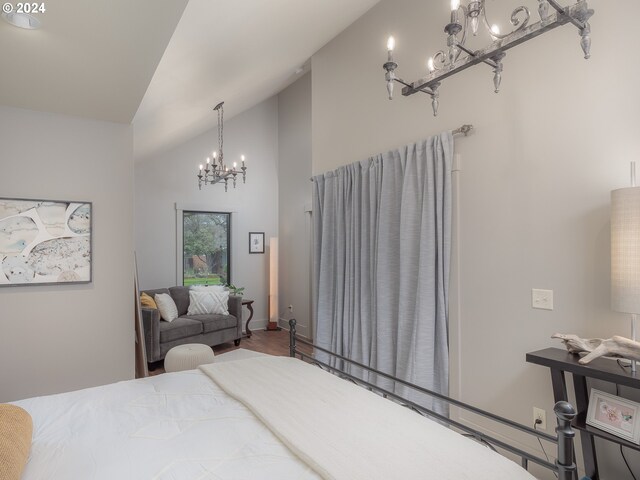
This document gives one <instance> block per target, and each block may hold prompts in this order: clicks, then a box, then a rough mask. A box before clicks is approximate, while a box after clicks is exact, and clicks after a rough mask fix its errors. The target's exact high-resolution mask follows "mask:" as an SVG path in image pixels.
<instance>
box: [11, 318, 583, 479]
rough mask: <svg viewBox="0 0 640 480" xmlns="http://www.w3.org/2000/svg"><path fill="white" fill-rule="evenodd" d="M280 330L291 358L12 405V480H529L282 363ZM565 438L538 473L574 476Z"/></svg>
mask: <svg viewBox="0 0 640 480" xmlns="http://www.w3.org/2000/svg"><path fill="white" fill-rule="evenodd" d="M291 327H292V329H291V354H292V356H291V357H272V356H266V355H256V354H251V353H248V354H247V353H246V351H245V352H244V353H243V352H242V351H235V352H230V353H229V354H225V355H221V356H218V357H216V362H215V363H213V364H211V365H203V366H201V367H199V368H198V369H196V370H191V371H186V372H178V373H167V374H163V375H159V376H155V377H150V378H145V379H139V380H130V381H125V382H119V383H115V384H111V385H106V386H102V387H95V388H89V389H85V390H80V391H76V392H70V393H64V394H59V395H51V396H46V397H37V398H32V399H27V400H22V401H19V402H14V404H15V405H18V406H20V407H22V408H24V409H25V410H27V411H28V412H29V413H30V415H31V417H32V418H33V425H34V430H33V441H32V446H31V453H30V456H29V460H28V463H27V465H26V468H25V470H24V473H23V476H22V478H23V480H36V479H37V480H42V479H49V478H51V479H65V480H75V479H78V480H79V479H82V480H89V479H94V480H102V479H105V480H106V479H119V480H128V479H132V480H133V479H136V480H140V479H154V480H155V479H157V480H183V479H184V480H196V479H199V480H214V479H216V480H218V479H279V480H280V479H282V480H288V479H292V480H293V479H297V480H300V479H302V480H304V479H321V478H325V479H340V480H342V479H344V480H347V479H348V480H359V479H363V480H364V479H367V480H371V479H395V478H402V479H411V478H437V479H439V480H447V479H452V480H453V479H455V480H465V479H474V480H478V479H487V480H489V479H491V480H502V479H504V480H507V479H508V480H531V479H532V478H534V477H532V476H531V475H530V474H529V473H528V472H527V471H526V469H525V468H522V467H521V466H520V465H518V464H516V463H515V462H513V461H511V460H508V459H507V458H505V457H503V456H502V455H499V454H498V453H496V452H495V451H493V450H491V449H490V448H486V446H485V445H483V444H482V443H479V442H477V441H475V440H474V439H470V438H465V437H464V436H462V435H460V434H459V433H456V432H455V431H454V430H453V429H452V428H448V427H446V426H443V425H442V424H440V423H438V422H434V421H432V420H430V419H428V418H425V417H423V416H421V415H418V414H417V413H416V411H420V409H419V408H416V407H414V406H411V405H408V406H410V407H411V408H406V406H403V405H401V404H399V403H398V402H394V401H390V400H389V399H385V398H383V395H385V394H383V395H381V394H379V393H374V391H372V390H374V389H373V388H372V387H369V386H365V387H366V388H362V387H361V386H358V385H354V384H353V383H352V382H349V381H345V380H344V379H342V378H339V377H338V376H336V375H331V374H329V373H327V372H326V371H323V369H321V368H318V367H317V366H315V365H313V364H311V363H309V362H308V361H301V360H300V359H298V358H293V357H300V356H302V357H303V358H305V357H307V355H306V354H304V353H302V352H300V351H299V350H298V348H297V342H300V341H301V340H300V339H298V338H297V337H296V334H295V322H293V323H292V325H291ZM305 359H306V360H308V358H305ZM324 368H327V369H329V368H331V367H329V366H327V365H325V366H324ZM342 375H343V376H344V375H345V374H342ZM370 389H371V390H370ZM414 410H415V411H414ZM422 413H423V412H422ZM488 415H491V414H488ZM498 418H499V417H498ZM507 422H508V421H507ZM510 423H512V422H510ZM567 427H568V425H567ZM522 428H524V429H526V428H527V427H522ZM568 428H569V429H570V427H568ZM539 433H540V432H539ZM566 433H567V435H565V434H563V433H559V435H558V438H557V439H556V440H557V441H558V443H559V453H558V458H559V460H558V463H557V464H556V465H553V464H549V465H548V466H549V468H552V469H554V470H555V471H556V472H558V474H559V478H560V479H561V480H570V479H571V478H572V475H573V472H575V464H574V463H573V457H572V455H573V450H572V444H571V438H572V432H569V431H567V432H566ZM479 435H480V434H474V437H475V439H476V440H478V439H479V440H481V441H482V442H486V441H488V440H489V439H490V437H487V436H481V435H480V436H479ZM552 438H555V437H552ZM512 451H513V450H512ZM516 453H517V454H518V453H519V451H518V450H517V449H516ZM521 453H524V452H521ZM526 460H527V461H528V460H532V458H531V456H529V455H528V454H526ZM533 461H537V460H533ZM540 462H542V464H543V463H544V460H542V459H540ZM540 462H537V463H540ZM547 463H548V462H547ZM523 465H524V466H526V461H523Z"/></svg>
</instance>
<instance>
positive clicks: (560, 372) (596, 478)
mask: <svg viewBox="0 0 640 480" xmlns="http://www.w3.org/2000/svg"><path fill="white" fill-rule="evenodd" d="M579 359H580V356H579V355H573V354H571V353H569V352H567V351H566V350H564V349H560V348H545V349H544V350H539V351H537V352H531V353H527V362H529V363H535V364H536V365H542V366H544V367H549V369H550V370H551V384H552V387H553V397H554V399H555V401H556V402H559V401H560V400H564V401H568V398H567V383H566V380H565V376H564V374H565V372H569V373H571V374H572V375H573V388H574V391H575V395H576V411H577V412H578V416H577V417H576V419H575V420H574V421H573V424H572V425H573V427H574V428H575V429H576V430H579V431H580V440H581V441H582V455H583V457H584V469H585V473H586V475H587V476H588V477H589V478H591V480H600V474H599V472H598V461H597V458H596V448H595V443H594V437H599V438H603V439H605V440H608V441H610V442H614V443H617V444H618V445H623V446H625V447H628V448H631V449H633V450H637V451H640V445H636V444H635V443H631V442H628V441H626V440H624V439H622V438H620V437H616V436H615V435H611V434H610V433H607V432H605V431H604V430H600V429H597V428H594V427H592V426H590V425H587V423H586V420H587V409H588V407H589V389H588V387H587V378H594V379H597V380H604V381H605V382H611V383H614V384H616V385H624V386H626V387H632V388H640V378H638V377H636V376H634V375H632V374H631V372H628V371H625V370H623V369H622V368H620V366H619V365H618V364H617V363H616V362H615V360H610V359H606V358H597V359H595V360H593V361H592V362H591V363H589V364H588V365H581V364H580V363H578V360H579Z"/></svg>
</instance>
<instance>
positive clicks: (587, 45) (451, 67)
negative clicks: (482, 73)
mask: <svg viewBox="0 0 640 480" xmlns="http://www.w3.org/2000/svg"><path fill="white" fill-rule="evenodd" d="M549 5H551V6H552V7H553V9H554V10H555V12H553V13H549ZM460 13H462V19H460ZM538 15H539V16H540V21H539V22H537V23H534V24H532V25H529V20H530V17H531V14H530V13H529V9H528V8H527V7H518V8H516V9H515V10H514V11H513V12H512V13H511V25H513V26H514V27H515V28H514V29H513V30H512V31H511V32H508V33H505V34H501V33H500V27H499V26H498V25H497V24H491V23H489V21H488V19H487V13H486V10H485V0H471V1H468V2H467V4H466V5H463V4H461V2H460V0H451V21H450V22H449V23H448V24H447V25H446V26H445V27H444V31H445V33H446V34H447V50H446V51H445V50H440V51H438V52H437V53H436V54H435V55H434V56H433V57H430V58H429V60H428V61H427V68H428V70H429V74H428V75H427V76H426V77H424V78H421V79H420V80H417V81H415V82H413V83H407V82H405V81H403V80H402V79H401V78H398V77H396V74H395V71H396V68H398V64H397V63H396V62H395V61H394V60H393V51H394V49H395V39H394V38H393V37H389V40H388V42H387V52H388V58H387V62H386V63H385V64H384V65H383V68H384V69H385V71H386V74H385V80H386V81H387V92H388V94H389V100H391V99H392V98H393V85H394V83H393V82H398V83H400V84H402V85H404V88H403V89H402V95H404V96H405V97H406V96H409V95H413V94H414V93H418V92H421V93H426V94H427V95H429V96H431V106H432V108H433V115H434V116H435V115H437V114H438V99H439V96H440V92H439V90H438V89H439V87H440V83H441V82H442V80H444V79H445V78H447V77H451V76H452V75H455V74H456V73H459V72H461V71H463V70H466V69H467V68H469V67H473V66H474V65H477V64H479V63H484V64H487V65H489V66H490V67H491V68H492V69H493V85H494V90H495V92H496V93H498V91H499V90H500V83H501V81H502V68H503V67H502V61H503V59H504V57H505V55H506V53H505V52H506V51H507V50H509V49H510V48H513V47H515V46H516V45H520V44H521V43H524V42H526V41H528V40H531V39H532V38H534V37H537V36H538V35H542V34H543V33H546V32H548V31H549V30H553V29H554V28H556V27H559V26H562V25H565V24H567V23H572V24H573V25H574V26H575V27H576V28H577V29H578V33H579V34H580V38H581V39H580V46H581V47H582V50H583V52H584V58H589V56H590V50H591V26H590V25H589V18H591V16H592V15H593V10H591V9H589V8H588V7H587V2H586V1H585V0H579V1H578V2H577V3H575V4H574V5H571V6H569V7H563V6H561V5H560V4H559V3H558V2H557V0H538ZM480 20H482V23H483V25H484V27H485V29H486V30H487V33H488V34H489V36H490V37H491V38H492V39H493V42H492V43H491V44H490V45H488V46H487V47H485V48H482V49H480V50H475V51H473V50H471V49H469V48H467V47H466V46H465V44H466V40H467V32H468V31H469V30H471V32H472V33H473V35H474V36H475V35H477V33H478V27H479V23H480ZM462 53H465V54H466V56H464V57H462V58H460V57H461V55H462Z"/></svg>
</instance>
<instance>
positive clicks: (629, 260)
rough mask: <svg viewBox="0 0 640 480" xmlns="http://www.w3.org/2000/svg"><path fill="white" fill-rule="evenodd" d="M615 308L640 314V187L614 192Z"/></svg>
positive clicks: (613, 305) (613, 299)
mask: <svg viewBox="0 0 640 480" xmlns="http://www.w3.org/2000/svg"><path fill="white" fill-rule="evenodd" d="M611 308H612V309H613V310H615V311H618V312H624V313H631V314H638V313H640V187H629V188H620V189H618V190H613V191H612V192H611Z"/></svg>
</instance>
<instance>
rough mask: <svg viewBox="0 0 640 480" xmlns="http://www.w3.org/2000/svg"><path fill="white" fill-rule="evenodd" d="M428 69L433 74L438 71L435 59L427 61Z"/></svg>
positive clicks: (430, 58)
mask: <svg viewBox="0 0 640 480" xmlns="http://www.w3.org/2000/svg"><path fill="white" fill-rule="evenodd" d="M427 68H428V69H429V72H433V71H434V70H435V69H436V66H435V65H434V63H433V57H429V60H427Z"/></svg>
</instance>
